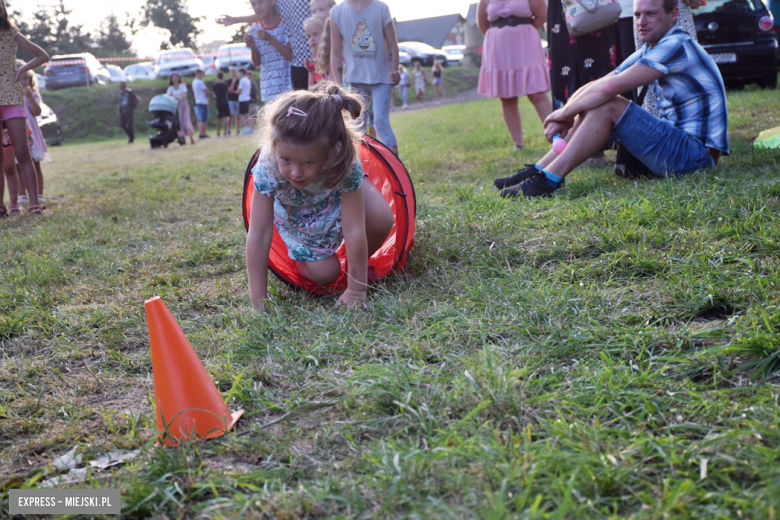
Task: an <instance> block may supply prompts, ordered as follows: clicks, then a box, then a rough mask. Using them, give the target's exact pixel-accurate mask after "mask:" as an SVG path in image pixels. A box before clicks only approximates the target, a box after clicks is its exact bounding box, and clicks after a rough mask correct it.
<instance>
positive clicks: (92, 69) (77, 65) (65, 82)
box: [43, 52, 111, 90]
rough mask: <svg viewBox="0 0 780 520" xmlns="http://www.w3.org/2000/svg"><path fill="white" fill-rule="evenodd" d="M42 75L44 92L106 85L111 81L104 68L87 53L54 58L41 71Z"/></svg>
mask: <svg viewBox="0 0 780 520" xmlns="http://www.w3.org/2000/svg"><path fill="white" fill-rule="evenodd" d="M43 75H44V76H46V90H57V89H60V88H67V87H77V86H80V85H88V84H89V85H92V84H95V83H97V84H98V85H107V84H108V83H109V82H110V81H111V74H109V72H108V70H106V67H105V66H104V65H103V64H102V63H100V62H99V61H98V60H97V59H96V58H95V57H94V56H93V55H92V54H90V53H88V52H85V53H82V54H64V55H57V56H54V57H53V58H51V60H49V64H48V65H47V66H46V68H45V69H44V70H43Z"/></svg>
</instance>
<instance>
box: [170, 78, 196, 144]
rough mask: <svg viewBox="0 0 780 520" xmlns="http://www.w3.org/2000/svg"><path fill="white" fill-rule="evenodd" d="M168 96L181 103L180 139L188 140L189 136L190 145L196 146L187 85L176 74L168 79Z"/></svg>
mask: <svg viewBox="0 0 780 520" xmlns="http://www.w3.org/2000/svg"><path fill="white" fill-rule="evenodd" d="M166 94H168V95H169V96H173V97H175V98H176V100H177V101H178V102H179V137H181V138H186V137H187V136H189V138H190V143H192V144H195V139H194V138H193V135H194V134H195V132H194V131H193V129H192V117H190V103H189V101H187V84H186V83H184V82H183V81H182V80H181V76H179V75H178V74H177V73H175V72H174V73H173V74H171V77H170V78H168V91H167V92H166ZM180 141H181V140H180ZM185 142H186V141H185ZM182 144H184V143H182Z"/></svg>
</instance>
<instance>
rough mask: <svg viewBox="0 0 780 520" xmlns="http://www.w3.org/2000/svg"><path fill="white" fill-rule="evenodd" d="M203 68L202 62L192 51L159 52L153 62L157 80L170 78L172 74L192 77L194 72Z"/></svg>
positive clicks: (184, 49)
mask: <svg viewBox="0 0 780 520" xmlns="http://www.w3.org/2000/svg"><path fill="white" fill-rule="evenodd" d="M202 68H203V62H202V61H200V59H199V58H198V57H197V56H196V55H195V53H194V52H192V49H189V48H186V47H185V48H183V49H174V50H172V51H165V52H161V53H160V54H159V56H158V57H157V59H156V60H155V62H154V70H155V73H156V74H157V77H159V78H167V77H170V75H171V74H173V73H174V72H175V73H177V74H178V75H179V76H194V75H195V71H196V70H198V69H202Z"/></svg>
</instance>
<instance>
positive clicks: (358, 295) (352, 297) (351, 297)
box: [336, 289, 368, 307]
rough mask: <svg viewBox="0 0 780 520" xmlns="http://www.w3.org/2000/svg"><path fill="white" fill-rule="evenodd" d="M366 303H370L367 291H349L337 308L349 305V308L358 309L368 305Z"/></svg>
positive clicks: (340, 300) (342, 297)
mask: <svg viewBox="0 0 780 520" xmlns="http://www.w3.org/2000/svg"><path fill="white" fill-rule="evenodd" d="M366 301H368V293H367V292H366V291H355V290H354V289H347V290H346V291H344V294H342V295H341V297H340V298H339V301H338V302H337V303H336V306H337V307H340V306H342V305H347V306H349V307H356V306H358V305H361V304H364V303H366Z"/></svg>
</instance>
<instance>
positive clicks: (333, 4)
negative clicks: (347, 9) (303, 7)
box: [309, 0, 336, 11]
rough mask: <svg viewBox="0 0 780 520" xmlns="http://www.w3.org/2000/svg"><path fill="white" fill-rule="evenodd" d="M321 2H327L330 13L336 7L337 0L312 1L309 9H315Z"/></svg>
mask: <svg viewBox="0 0 780 520" xmlns="http://www.w3.org/2000/svg"><path fill="white" fill-rule="evenodd" d="M320 2H325V5H326V6H328V11H330V10H331V9H333V8H334V7H336V0H311V2H309V9H313V8H314V4H318V3H320Z"/></svg>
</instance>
